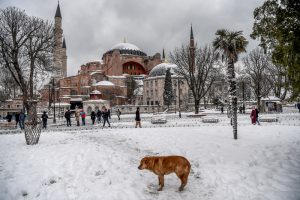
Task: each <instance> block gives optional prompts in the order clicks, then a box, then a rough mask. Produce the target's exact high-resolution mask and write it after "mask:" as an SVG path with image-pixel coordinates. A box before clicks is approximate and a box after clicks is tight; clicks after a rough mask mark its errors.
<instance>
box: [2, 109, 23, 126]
mask: <svg viewBox="0 0 300 200" xmlns="http://www.w3.org/2000/svg"><path fill="white" fill-rule="evenodd" d="M5 118H6V120H7V121H8V122H11V120H12V119H13V118H15V121H16V128H17V127H18V125H19V126H20V128H21V129H22V130H23V129H24V125H25V118H26V115H25V113H24V112H23V110H21V112H17V113H15V114H14V115H12V114H10V113H8V114H7V115H6V117H5Z"/></svg>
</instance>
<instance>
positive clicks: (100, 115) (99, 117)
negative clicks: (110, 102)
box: [97, 110, 102, 123]
mask: <svg viewBox="0 0 300 200" xmlns="http://www.w3.org/2000/svg"><path fill="white" fill-rule="evenodd" d="M101 118H102V112H101V110H98V111H97V121H98V123H101Z"/></svg>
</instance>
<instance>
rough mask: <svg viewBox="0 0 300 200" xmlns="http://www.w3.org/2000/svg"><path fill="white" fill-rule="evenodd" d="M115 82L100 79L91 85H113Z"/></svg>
mask: <svg viewBox="0 0 300 200" xmlns="http://www.w3.org/2000/svg"><path fill="white" fill-rule="evenodd" d="M114 85H115V84H113V83H112V82H110V81H100V82H98V83H95V84H94V85H93V86H114Z"/></svg>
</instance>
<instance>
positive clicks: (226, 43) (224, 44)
mask: <svg viewBox="0 0 300 200" xmlns="http://www.w3.org/2000/svg"><path fill="white" fill-rule="evenodd" d="M242 33H243V31H236V32H234V31H228V30H226V29H220V30H217V32H216V34H215V35H216V36H217V37H216V38H215V40H214V41H213V46H214V48H215V49H216V50H220V52H221V54H222V60H223V59H224V58H225V60H226V61H227V78H228V82H229V100H230V104H229V106H230V109H231V113H232V114H231V120H232V126H233V137H234V139H237V96H236V80H235V72H234V63H236V62H237V61H238V55H239V54H240V53H242V52H246V46H247V44H248V41H247V40H246V38H245V37H244V36H243V35H242Z"/></svg>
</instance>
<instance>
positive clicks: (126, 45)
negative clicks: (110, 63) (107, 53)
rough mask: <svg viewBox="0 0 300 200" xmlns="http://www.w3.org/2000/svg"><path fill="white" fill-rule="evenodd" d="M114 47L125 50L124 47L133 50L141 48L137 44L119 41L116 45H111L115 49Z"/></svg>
mask: <svg viewBox="0 0 300 200" xmlns="http://www.w3.org/2000/svg"><path fill="white" fill-rule="evenodd" d="M114 49H119V50H121V49H122V50H123V49H128V50H129V49H131V50H137V51H140V48H138V47H137V46H136V45H134V44H130V43H124V42H122V43H119V44H116V45H114V46H112V47H111V50H114Z"/></svg>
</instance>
